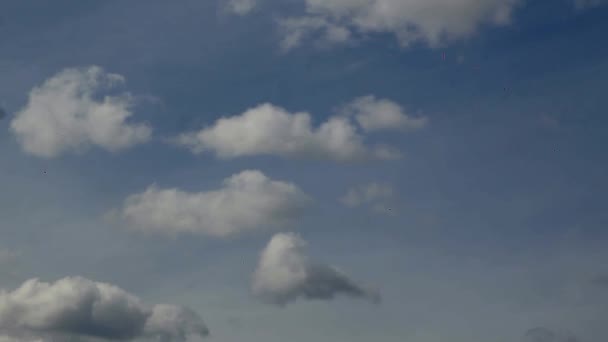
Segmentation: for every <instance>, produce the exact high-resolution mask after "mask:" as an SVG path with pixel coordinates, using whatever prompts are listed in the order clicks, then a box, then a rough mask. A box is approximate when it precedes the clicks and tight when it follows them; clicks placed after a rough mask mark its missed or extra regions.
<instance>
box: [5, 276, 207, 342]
mask: <svg viewBox="0 0 608 342" xmlns="http://www.w3.org/2000/svg"><path fill="white" fill-rule="evenodd" d="M0 333H2V334H3V335H5V336H7V337H6V339H8V340H9V341H10V338H17V339H19V340H32V339H37V338H40V339H43V340H53V341H54V340H57V341H66V340H71V339H73V338H98V339H102V340H123V341H127V340H134V339H137V338H142V337H146V338H157V339H159V340H160V341H163V342H171V341H186V339H187V338H188V337H189V336H199V337H203V336H206V335H208V333H209V331H208V329H207V328H206V326H205V324H204V323H203V321H202V320H201V318H200V317H199V316H198V315H197V314H196V313H194V312H193V311H191V310H190V309H187V308H183V307H177V306H173V305H156V306H154V307H153V308H152V309H148V308H147V307H146V306H145V305H144V304H143V303H142V302H141V301H140V300H139V298H137V297H136V296H134V295H132V294H129V293H127V292H126V291H124V290H122V289H120V288H118V287H116V286H113V285H110V284H105V283H98V282H94V281H91V280H88V279H85V278H81V277H69V278H64V279H61V280H58V281H57V282H55V283H45V282H41V281H39V280H38V279H31V280H28V281H26V282H25V283H23V284H22V285H21V286H20V287H19V288H17V289H16V290H14V291H12V292H6V291H2V292H0Z"/></svg>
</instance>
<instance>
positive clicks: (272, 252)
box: [252, 233, 380, 306]
mask: <svg viewBox="0 0 608 342" xmlns="http://www.w3.org/2000/svg"><path fill="white" fill-rule="evenodd" d="M305 247H306V242H305V241H304V240H303V239H302V238H300V237H299V236H297V235H295V234H291V233H289V234H288V233H279V234H276V235H275V236H273V237H272V239H271V240H270V242H269V243H268V245H267V246H266V248H265V249H264V250H263V251H262V253H261V255H260V260H259V263H258V267H257V269H256V270H255V272H254V276H253V284H252V291H253V294H254V295H255V296H256V297H258V298H259V299H261V300H262V301H264V302H267V303H270V304H274V305H278V306H285V305H287V304H288V303H291V302H293V301H295V300H297V299H305V300H331V299H333V298H334V297H336V296H338V295H345V296H350V297H353V298H363V299H368V300H371V301H372V302H378V301H379V300H380V295H379V293H378V292H376V291H373V290H370V289H367V288H365V287H363V286H361V285H359V284H357V283H356V282H354V281H353V280H351V279H350V278H349V277H348V276H347V275H345V274H344V273H343V272H341V271H340V270H338V269H337V268H335V267H333V266H330V265H326V264H322V263H315V262H312V261H310V260H309V258H308V256H307V255H306V251H305Z"/></svg>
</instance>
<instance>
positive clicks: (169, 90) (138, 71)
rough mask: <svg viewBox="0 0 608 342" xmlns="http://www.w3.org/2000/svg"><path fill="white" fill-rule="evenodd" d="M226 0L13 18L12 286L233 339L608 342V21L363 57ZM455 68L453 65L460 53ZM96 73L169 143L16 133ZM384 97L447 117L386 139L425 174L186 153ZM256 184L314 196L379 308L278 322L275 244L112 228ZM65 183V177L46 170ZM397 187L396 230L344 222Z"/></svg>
mask: <svg viewBox="0 0 608 342" xmlns="http://www.w3.org/2000/svg"><path fill="white" fill-rule="evenodd" d="M301 11H302V4H301V3H300V1H296V0H290V1H273V0H267V1H264V2H262V3H261V4H260V5H259V7H258V8H256V10H255V11H253V12H252V13H251V14H250V15H248V16H243V17H240V16H236V15H231V14H229V13H226V12H225V11H223V10H222V4H221V3H218V2H216V1H215V0H208V1H202V0H185V1H180V2H179V3H177V2H170V1H160V0H158V1H157V0H149V1H143V0H142V1H135V0H133V1H52V2H50V1H49V2H40V1H0V103H1V104H2V106H3V107H4V108H5V109H6V110H7V112H9V113H10V114H9V115H8V117H6V118H5V119H3V120H2V121H0V249H2V250H10V251H13V252H14V253H16V257H15V258H13V259H12V260H11V261H10V262H6V263H0V287H2V288H5V289H12V288H15V287H16V286H18V285H19V284H21V283H22V282H23V281H24V280H26V279H29V278H32V277H40V278H41V279H43V280H45V281H54V280H56V279H59V278H62V277H65V276H69V275H81V276H85V277H88V278H91V279H94V280H98V281H105V282H110V283H113V284H116V285H118V286H120V287H122V288H124V289H126V290H128V291H130V292H133V293H135V294H137V295H138V296H140V297H141V298H143V299H145V300H146V301H149V302H153V303H154V302H168V303H176V304H184V305H189V306H191V307H192V308H194V309H195V310H196V311H198V312H199V313H200V314H201V316H202V317H203V319H204V320H205V321H206V323H207V324H208V325H209V328H210V329H211V331H212V336H211V337H210V338H209V339H210V340H212V341H218V342H239V341H245V340H246V341H252V342H279V341H292V342H300V341H302V342H304V341H332V342H333V341H352V342H357V341H378V342H389V341H390V342H392V341H395V342H396V341H412V342H435V341H450V342H465V341H467V342H471V341H480V342H481V341H484V342H486V341H487V342H494V341H496V342H502V341H505V342H507V341H509V342H510V341H520V340H521V336H522V335H523V334H524V333H525V331H526V330H527V329H530V328H533V327H537V326H544V327H547V328H550V329H558V330H559V329H564V330H567V331H569V332H571V333H572V334H573V335H575V336H577V337H578V338H579V340H580V341H581V342H601V341H606V340H608V328H607V327H608V324H606V323H608V322H606V317H608V315H607V314H608V312H607V311H606V308H608V287H606V286H605V285H603V286H601V285H599V283H598V282H594V281H593V280H594V279H595V278H597V277H598V276H602V275H604V276H605V275H606V274H608V264H607V261H608V252H607V251H606V244H607V243H608V236H607V234H606V227H607V224H608V208H607V204H608V201H607V200H606V195H605V194H606V193H608V181H607V179H606V174H608V157H607V155H608V154H607V153H606V146H607V145H606V144H607V142H608V141H607V138H606V137H607V136H608V135H607V125H608V118H607V116H606V114H607V112H606V108H607V102H606V101H608V100H607V98H606V96H605V94H606V89H608V44H606V43H605V41H606V32H608V20H607V19H608V7H606V6H603V7H602V6H598V7H593V8H588V9H586V10H576V9H575V8H574V6H573V5H572V3H571V2H569V1H565V0H564V1H552V2H549V1H536V2H534V1H525V2H524V3H523V4H522V5H521V6H520V7H518V8H517V9H516V11H515V12H514V14H513V18H512V22H511V24H510V25H507V26H504V27H498V28H497V27H485V26H484V27H482V28H480V29H479V30H478V32H477V34H475V35H474V36H473V37H471V38H469V39H465V40H457V41H454V42H450V43H449V44H447V45H446V46H445V47H439V48H430V47H428V46H426V45H424V44H414V45H413V46H411V47H407V48H402V47H399V46H398V45H397V43H396V41H395V39H394V37H393V36H392V35H390V34H377V35H370V36H369V37H368V38H367V39H365V40H364V41H362V42H358V43H357V44H355V45H352V46H336V47H332V48H315V47H314V46H313V45H311V44H304V45H303V46H302V47H300V48H297V49H294V50H293V51H290V52H288V53H281V51H280V50H279V40H280V36H279V33H278V32H277V28H276V25H275V20H276V18H277V17H280V16H281V15H286V14H287V13H289V14H297V13H300V12H301ZM443 53H445V54H446V59H445V60H443V59H442V54H443ZM89 65H99V66H101V67H103V68H104V69H105V70H107V71H108V72H112V73H117V74H121V75H123V76H124V77H125V78H126V89H128V91H129V92H131V93H133V94H136V95H139V96H148V97H150V99H149V100H148V101H144V102H143V103H141V104H140V105H138V106H137V107H136V109H135V113H136V114H135V116H134V118H133V119H134V120H136V121H146V122H149V123H150V125H151V126H153V127H154V129H155V138H154V139H153V140H152V141H151V142H150V143H147V144H143V145H140V146H135V147H133V148H130V149H128V150H125V151H121V152H118V153H110V152H107V151H104V150H101V149H97V148H92V149H90V150H88V151H87V152H86V153H84V154H81V155H75V154H65V155H62V156H60V157H58V158H54V159H48V160H47V159H41V158H36V157H35V156H31V155H28V154H26V153H25V152H24V151H23V150H22V149H21V148H20V146H19V144H18V142H17V139H16V138H15V136H14V135H13V134H12V133H11V131H10V130H9V125H10V120H11V119H12V115H13V114H14V113H15V112H17V111H18V110H19V109H21V108H22V107H23V106H25V104H26V103H27V96H28V93H29V91H30V90H31V89H32V88H33V87H35V86H37V85H40V84H41V83H42V82H44V80H46V79H48V78H50V77H52V76H53V75H54V74H56V73H57V72H59V71H61V70H63V69H65V68H69V67H82V66H89ZM367 94H375V95H376V96H378V97H382V98H388V99H391V100H393V101H395V102H398V103H399V104H401V105H403V106H404V107H405V108H406V109H407V110H408V112H411V113H421V114H423V115H425V116H427V117H428V118H429V119H430V124H429V125H428V127H426V128H425V129H423V130H419V131H416V132H410V133H398V132H380V133H376V134H373V135H371V136H370V141H372V142H375V141H379V142H380V141H381V142H387V143H390V144H392V145H394V146H397V147H399V149H400V150H401V151H403V153H404V155H405V158H404V159H402V160H396V161H373V162H368V163H361V164H357V163H355V164H353V163H335V162H332V161H308V160H291V159H282V158H277V157H272V156H260V157H257V156H256V157H244V158H237V159H233V160H219V159H217V158H216V157H214V156H213V155H211V154H202V155H192V154H191V153H189V152H188V151H187V150H184V149H180V148H177V147H175V146H171V145H167V144H165V143H164V142H163V141H162V138H163V137H171V136H174V135H176V134H178V133H181V132H184V131H190V130H196V129H200V128H202V127H203V126H205V125H209V124H211V123H213V122H214V121H215V120H216V119H217V118H219V117H221V116H226V115H237V114H240V113H242V112H243V111H244V110H246V109H248V108H250V107H253V106H255V105H257V104H260V103H263V102H272V103H274V104H276V105H279V106H282V107H285V108H287V109H289V110H291V111H301V110H304V111H308V112H310V113H311V114H312V115H313V118H314V121H315V123H316V124H318V123H320V122H322V121H324V120H325V119H326V118H327V117H328V116H330V115H332V114H333V113H334V111H335V109H336V107H337V106H339V105H341V104H344V103H347V102H348V101H350V100H352V99H353V98H355V97H359V96H363V95H367ZM244 169H258V170H261V171H263V172H264V173H265V174H266V175H267V176H269V177H271V178H273V179H278V180H284V181H289V182H293V183H294V184H297V185H298V186H299V187H300V188H301V189H302V190H303V191H305V192H306V193H308V194H309V195H311V196H312V197H314V199H315V204H314V206H313V208H312V209H311V210H310V211H309V212H308V213H307V215H306V216H304V217H303V218H302V219H301V220H300V221H299V222H298V223H297V225H296V226H295V227H292V228H291V229H287V231H295V232H298V233H299V234H300V235H301V236H302V237H303V238H304V239H306V240H307V241H308V243H309V246H310V255H311V257H313V258H315V259H319V260H322V261H324V262H327V263H330V264H332V265H337V266H338V267H340V268H341V269H343V270H345V271H347V273H348V274H349V275H351V276H352V277H353V278H355V279H357V280H361V281H362V282H364V283H367V284H371V285H374V286H377V287H378V288H379V289H380V291H381V293H382V296H383V302H382V304H380V305H373V304H370V303H367V302H362V301H356V300H351V299H345V298H339V299H336V300H334V301H329V302H305V301H300V302H296V303H294V304H293V305H290V306H287V307H286V308H283V309H281V308H276V307H272V306H268V305H265V304H263V303H260V302H259V301H257V300H255V299H254V298H252V296H251V295H250V290H249V288H250V278H251V274H252V272H253V270H254V269H255V266H256V262H257V261H256V258H257V256H258V254H259V252H260V251H261V250H262V248H263V247H264V246H265V244H266V243H267V241H268V240H269V238H270V236H271V235H272V233H271V232H262V233H257V234H250V235H247V236H244V237H241V238H238V239H236V238H235V239H228V240H222V239H213V238H208V237H205V236H200V237H191V236H182V237H178V238H177V239H174V240H173V239H167V238H163V237H159V236H148V235H142V234H137V233H133V232H130V231H127V230H125V229H124V227H123V226H122V225H121V224H119V223H116V222H114V221H112V220H106V219H104V215H105V214H106V213H107V212H108V211H110V210H112V209H115V208H118V207H120V206H121V205H122V203H123V200H124V198H125V197H126V196H128V195H130V194H133V193H136V192H140V191H142V190H144V189H145V188H146V187H147V186H148V185H150V184H152V183H157V184H159V185H160V186H162V187H179V188H182V189H186V190H188V191H204V190H210V189H215V188H217V187H219V186H220V183H221V181H222V180H223V179H224V178H226V177H228V176H230V175H232V174H235V173H238V172H240V171H241V170H244ZM45 171H46V173H44V172H45ZM372 181H382V182H387V183H390V184H391V185H392V186H393V190H394V194H395V196H394V199H393V202H392V204H391V206H392V208H391V209H392V212H393V213H394V215H392V216H388V215H379V214H375V213H372V212H370V211H368V210H359V209H351V208H348V207H344V206H343V205H342V204H341V203H340V202H339V200H338V199H339V198H340V197H341V196H342V195H343V194H344V193H345V192H346V191H347V190H348V189H349V188H351V187H353V186H357V185H360V184H365V183H369V182H372Z"/></svg>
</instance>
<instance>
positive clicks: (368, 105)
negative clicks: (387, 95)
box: [342, 95, 429, 132]
mask: <svg viewBox="0 0 608 342" xmlns="http://www.w3.org/2000/svg"><path fill="white" fill-rule="evenodd" d="M342 111H343V112H344V113H345V114H347V115H353V116H354V117H355V119H356V120H357V122H358V123H359V126H361V128H362V129H363V130H364V131H366V132H371V131H379V130H417V129H421V128H423V127H425V126H426V125H427V124H428V122H429V119H428V118H426V117H422V116H421V117H412V116H410V115H408V114H406V113H405V110H404V109H403V107H401V105H399V104H398V103H396V102H394V101H391V100H389V99H378V98H376V97H375V96H373V95H368V96H362V97H359V98H357V99H355V100H353V101H352V102H351V103H349V104H348V105H346V106H344V108H343V110H342Z"/></svg>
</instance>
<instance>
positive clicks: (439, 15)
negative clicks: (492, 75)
mask: <svg viewBox="0 0 608 342" xmlns="http://www.w3.org/2000/svg"><path fill="white" fill-rule="evenodd" d="M304 1H305V5H306V12H307V13H306V15H305V16H304V17H303V19H302V18H300V19H297V20H300V22H299V23H300V24H294V23H298V21H294V20H296V19H293V18H288V19H285V21H284V22H282V23H281V25H280V27H281V29H282V31H283V34H284V40H283V42H282V46H283V48H284V49H289V48H293V47H295V46H297V45H299V43H300V42H301V41H302V40H303V39H304V38H306V37H321V39H323V40H328V39H327V37H330V36H332V35H334V33H331V31H334V32H336V30H338V31H342V32H343V33H340V35H339V36H340V37H342V38H343V39H335V40H334V42H344V41H347V39H344V38H345V37H351V36H353V35H361V34H368V33H390V34H393V35H394V36H395V37H396V38H397V39H398V41H399V43H400V44H401V45H402V46H408V45H409V44H411V43H413V42H416V41H422V42H425V43H427V44H428V45H430V46H433V47H436V46H439V45H440V44H442V43H443V42H445V41H451V40H456V39H463V38H467V37H470V36H472V35H473V34H475V33H476V31H477V30H478V28H479V27H481V26H483V25H506V24H508V23H509V22H510V18H511V14H512V12H513V10H514V8H515V7H516V5H517V4H518V3H520V2H521V1H520V0H304ZM302 23H307V24H302ZM310 23H315V24H310Z"/></svg>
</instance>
